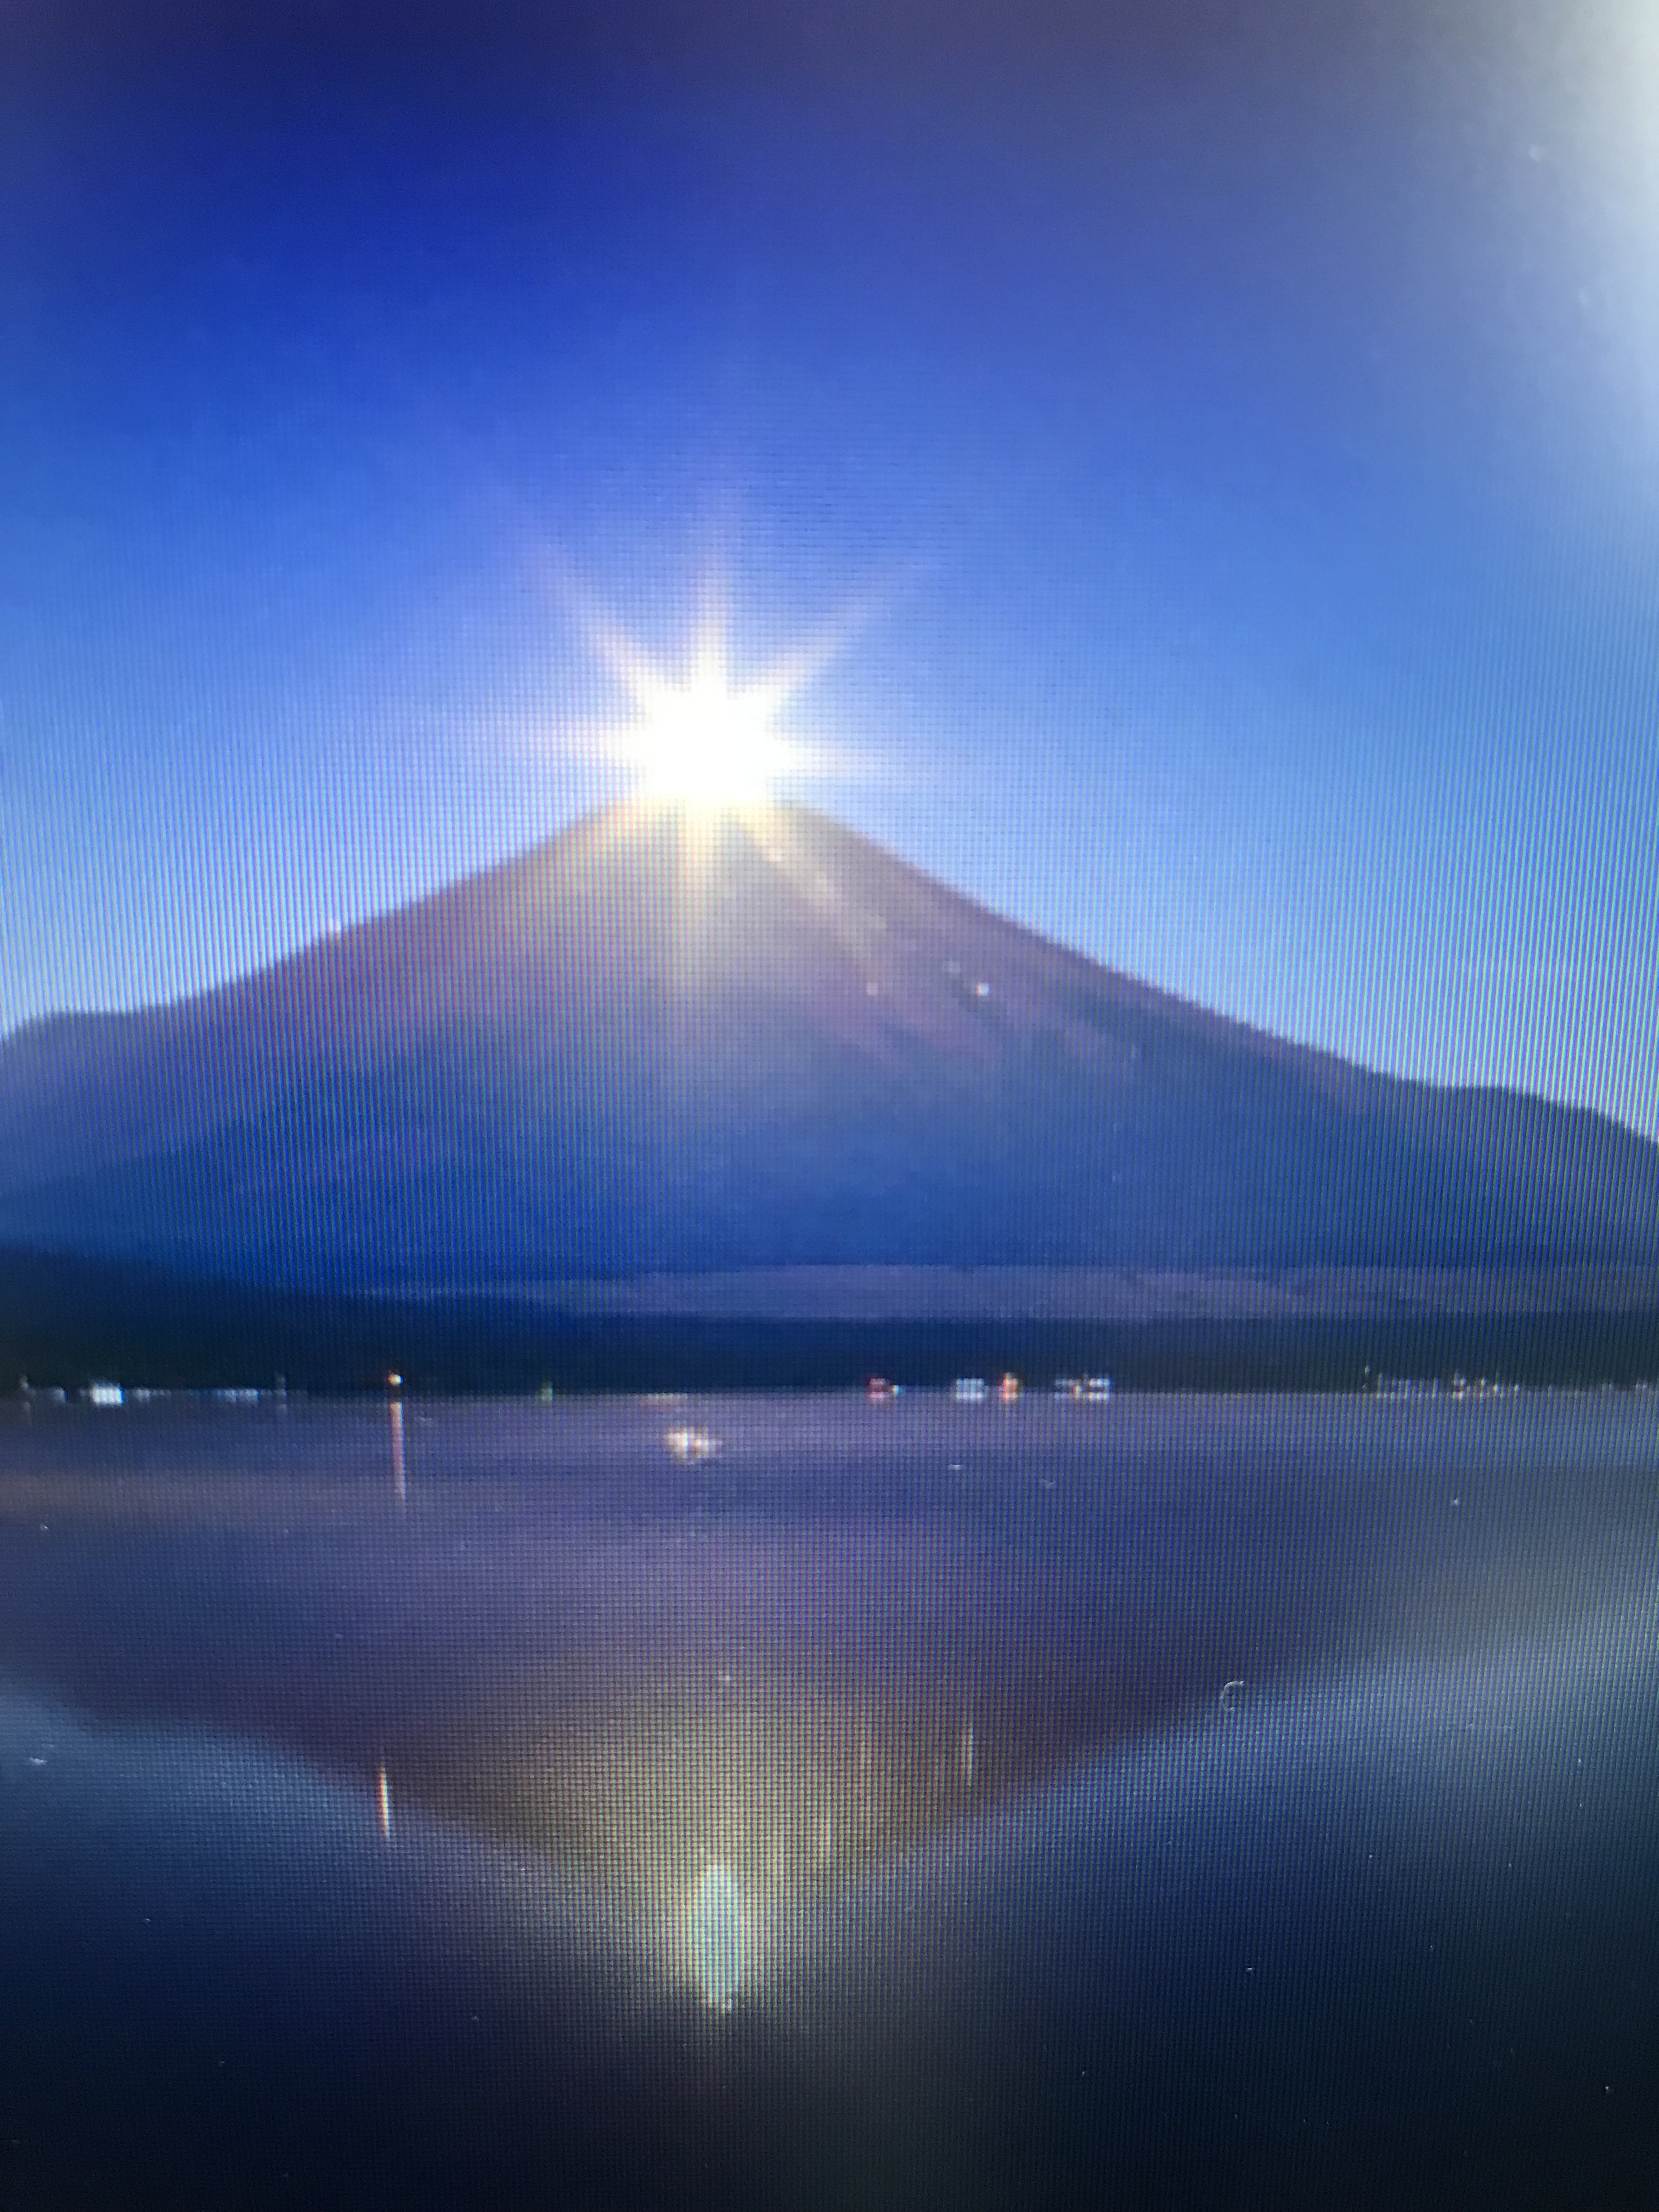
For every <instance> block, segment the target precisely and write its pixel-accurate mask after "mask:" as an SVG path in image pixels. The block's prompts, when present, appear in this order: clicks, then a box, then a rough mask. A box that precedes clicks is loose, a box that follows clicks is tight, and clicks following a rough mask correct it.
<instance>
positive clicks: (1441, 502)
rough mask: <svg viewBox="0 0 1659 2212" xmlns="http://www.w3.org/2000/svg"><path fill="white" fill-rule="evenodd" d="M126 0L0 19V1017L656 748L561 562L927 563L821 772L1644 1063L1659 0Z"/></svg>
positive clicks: (1648, 1012)
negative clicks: (572, 595) (629, 746)
mask: <svg viewBox="0 0 1659 2212" xmlns="http://www.w3.org/2000/svg"><path fill="white" fill-rule="evenodd" d="M143 12H144V14H145V15H146V18H147V19H148V20H147V26H146V27H145V28H143V29H142V30H140V29H137V28H135V27H134V23H135V21H136V19H132V18H131V11H120V10H117V9H113V8H112V7H110V6H107V5H100V0H82V4H81V5H79V6H78V7H76V6H71V7H70V8H68V9H64V8H62V7H60V8H58V9H56V10H52V11H48V10H46V9H44V7H43V6H37V4H36V0H23V4H21V6H20V7H19V8H18V9H15V10H13V11H9V16H8V21H7V24H6V26H5V27H3V29H0V41H3V42H5V43H3V44H0V88H3V89H0V296H3V300H4V301H5V305H6V313H5V317H4V321H3V328H0V472H3V487H4V507H5V513H6V516H7V527H6V530H5V532H4V534H3V536H0V882H3V885H4V907H3V921H0V1031H3V1030H6V1029H8V1028H9V1027H11V1026H12V1025H14V1024H16V1023H17V1022H19V1021H21V1020H23V1019H25V1018H29V1017H32V1016H34V1015H37V1014H40V1013H42V1012H47V1011H51V1010H52V1009H56V1008H60V1007H64V1006H106V1005H124V1004H131V1003H133V1002H135V1001H137V1000H145V999H150V998H155V997H160V996H166V995H169V994H173V993H176V992H179V991H180V990H183V989H186V988H189V987H193V986H196V985H198V984H200V983H203V982H205V981H212V980H215V979H216V978H218V977H220V976H222V975H225V974H227V973H229V972H233V971H234V970H236V969H240V968H243V967H246V966H248V965H251V964H253V963H256V962H258V961H260V960H264V959H268V958H270V957H274V956H276V954H278V953H280V952H281V951H285V950H288V949H289V948H291V947H292V946H293V945H295V944H297V943H299V942H301V941H303V940H304V939H307V937H310V936H312V935H314V934H316V933H318V932H319V931H320V930H322V929H323V928H325V927H328V926H330V925H331V924H334V923H337V922H340V921H349V920H351V919H354V918H356V917H358V916H360V915H364V914H367V913H369V912H372V911H374V910H376V909H377V908H382V907H384V906H386V905H389V904H391V903H393V902H396V901H398V900H399V899H401V898H403V897H404V896H409V895H410V894H412V893H415V892H416V891H420V890H425V889H428V888H430V887H431V886H433V885H434V884H437V883H440V882H441V881H443V880H446V879H447V878H450V877H452V876H453V875H455V874H458V873H459V872H463V871H465V870H466V869H469V868H471V867H474V866H479V865H483V863H485V862H488V861H489V860H494V859H496V858H498V857H501V856H503V855H505V854H507V853H509V852H511V851H513V850H514V849H517V848H520V847H521V846H523V845H524V844H526V843H527V842H530V841H532V839H534V838H536V837H538V836H544V835H547V834H550V832H552V831H553V830H555V829H557V828H558V827H559V826H560V825H561V824H562V823H564V822H566V821H568V820H569V819H571V818H573V817H574V816H575V815H576V814H578V813H580V811H584V810H586V808H588V807H589V806H591V805H594V804H597V803H599V802H600V801H602V800H604V799H606V798H608V797H611V796H613V795H617V794H618V793H620V792H621V791H623V790H624V789H627V788H629V787H630V779H631V778H632V776H633V775H634V773H635V768H636V766H637V763H635V765H634V767H630V765H629V763H628V762H627V761H626V760H621V759H618V758H617V757H616V756H615V755H614V754H608V753H606V752H605V750H604V749H603V748H599V747H596V746H594V745H592V744H591V743H589V742H586V733H590V732H592V731H594V730H596V729H603V728H606V727H611V726H616V725H617V723H618V722H619V721H625V720H627V718H628V715H629V713H630V712H632V711H634V703H633V702H630V701H629V697H628V696H627V687H626V685H625V684H623V683H622V682H621V681H620V679H619V678H618V677H617V672H616V671H615V670H614V668H611V667H610V666H607V665H606V663H605V657H604V655H603V654H600V653H595V651H594V650H593V647H592V639H591V637H590V636H589V635H586V632H585V630H584V627H583V624H582V622H581V620H580V617H579V616H578V615H577V613H576V612H575V611H574V610H573V607H572V605H571V603H570V599H569V596H568V592H566V591H565V590H564V589H563V587H562V581H561V580H562V579H564V578H568V577H571V576H574V577H575V578H576V579H578V580H580V586H581V588H582V590H583V592H586V593H588V594H590V595H591V597H592V601H593V602H594V603H595V604H598V605H604V606H605V607H606V608H608V609H610V610H611V611H613V612H614V615H615V618H616V620H617V623H618V624H619V625H620V626H621V628H622V629H623V630H624V631H625V632H626V634H627V635H629V637H631V638H632V639H633V640H634V641H635V642H636V644H637V646H638V648H639V650H640V652H641V654H643V655H645V656H646V657H647V658H648V659H650V660H651V661H652V662H653V664H654V665H657V666H659V667H661V668H669V669H671V668H673V667H675V666H676V665H680V664H681V663H682V662H683V661H684V658H685V656H686V654H687V653H688V650H689V649H690V646H691V644H692V642H693V641H695V639H696V635H697V623H698V620H699V614H700V608H701V605H702V595H703V594H704V593H705V592H706V591H707V589H708V582H709V580H710V579H711V578H712V577H718V578H719V579H720V580H723V583H724V586H725V589H726V595H727V606H728V610H729V639H728V647H729V660H728V663H727V665H726V675H725V678H723V681H726V683H727V684H728V685H729V688H730V689H731V690H733V691H735V692H743V691H744V690H747V689H748V688H750V687H751V686H753V685H754V684H757V683H760V682H762V681H763V680H764V678H765V677H766V675H767V671H769V670H771V669H773V668H775V666H776V665H778V663H779V662H780V660H781V659H782V658H783V657H785V656H787V654H788V653H791V652H792V651H793V650H794V648H795V647H797V645H798V643H799V640H801V639H802V638H803V637H808V636H811V635H816V634H817V633H818V632H819V631H820V630H821V629H822V628H823V625H824V624H825V623H829V622H833V621H834V620H835V619H836V617H837V614H838V612H839V611H841V610H842V609H843V608H844V607H846V606H847V605H849V604H853V603H854V602H855V601H858V600H860V599H861V598H862V597H866V596H867V595H869V594H870V593H872V592H875V593H876V595H877V597H878V599H879V601H880V608H879V611H878V614H877V615H876V617H875V618H873V619H872V620H871V621H869V622H868V623H866V624H865V625H864V626H863V627H862V628H861V629H860V631H859V634H858V635H857V636H856V637H855V638H854V639H853V640H852V641H851V642H850V644H849V645H848V647H847V649H846V650H844V651H842V652H841V653H839V654H838V655H836V657H834V658H833V659H830V660H829V661H827V662H826V663H825V665H823V667H822V669H821V670H819V671H817V673H816V674H815V676H814V678H813V680H812V682H811V684H806V685H805V686H803V687H802V688H801V689H800V690H799V692H798V694H797V695H796V696H795V697H794V699H793V702H791V703H790V704H788V705H787V707H784V708H781V709H780V711H779V713H778V714H777V717H776V722H775V732H776V736H777V738H778V741H779V743H780V744H781V745H787V747H789V748H790V751H789V754H788V763H789V767H788V773H787V775H785V776H784V779H783V788H784V789H785V791H786V793H793V794H794V795H799V796H800V797H803V798H807V799H815V800H817V801H819V802H821V803H823V804H825V805H829V807H830V808H831V809H832V810H833V811H836V813H838V814H840V815H841V816H842V817H843V818H845V819H847V820H848V821H849V822H851V823H853V825H854V827H856V828H859V829H863V830H865V831H866V832H868V833H870V834H872V835H873V836H878V838H880V839H881V840H882V841H883V842H885V843H887V844H888V845H890V846H891V847H892V848H895V849H896V850H897V851H899V852H900V853H902V854H904V855H905V856H906V857H908V858H909V859H912V860H915V861H916V862H918V863H919V864H920V865H921V866H926V867H927V868H929V869H931V870H933V871H934V872H937V873H939V874H940V875H943V876H944V877H945V878H948V879H949V880H951V882H953V883H955V884H959V885H961V886H962V887H963V888H964V889H966V890H969V891H970V892H972V893H974V894H975V895H976V896H980V897H982V898H984V899H986V900H987V901H988V902H991V903H993V904H994V905H996V906H998V907H1000V908H1003V909H1004V910H1006V911H1007V912H1009V913H1012V914H1013V915H1016V916H1017V917H1018V918H1019V919H1020V920H1022V921H1027V922H1030V923H1031V924H1033V925H1034V926H1036V927H1040V928H1042V929H1044V930H1046V931H1048V933H1052V934H1054V935H1055V936H1058V937H1060V938H1061V939H1065V940H1066V941H1068V942H1070V943H1073V944H1076V945H1079V946H1081V947H1082V948H1083V949H1084V950H1085V951H1089V952H1090V953H1091V954H1093V955H1095V956H1096V957H1100V958H1103V959H1105V960H1108V961H1109V962H1111V963H1114V964H1115V965H1118V966H1121V967H1123V968H1125V969H1129V970H1131V971H1132V972H1133V973H1136V974H1139V975H1145V976H1147V977H1149V978H1150V979H1152V981H1157V982H1158V983H1161V984H1164V985H1165V986H1167V987H1170V988H1172V989H1175V990H1176V991H1179V992H1182V993H1183V994H1188V995H1189V996H1193V997H1195V998H1197V999H1200V1000H1203V1001H1205V1002H1206V1003H1207V1004H1210V1005H1212V1006H1218V1007H1221V1008H1223V1009H1224V1010H1225V1011H1227V1012H1232V1013H1235V1014H1237V1015H1240V1016H1243V1018H1247V1019H1249V1020H1252V1021H1255V1022H1259V1023H1261V1024H1265V1025H1267V1026H1268V1027H1270V1028H1273V1029H1274V1030H1279V1031H1282V1032H1285V1033H1287V1034H1289V1035H1291V1036H1295V1037H1297V1038H1299V1039H1302V1040H1304V1041H1306V1042H1312V1043H1315V1044H1318V1045H1322V1046H1327V1047H1329V1048H1334V1049H1336V1050H1339V1051H1341V1052H1345V1053H1351V1054H1356V1055H1358V1056H1359V1057H1361V1058H1363V1059H1365V1060H1369V1061H1370V1062H1372V1063H1374V1064H1376V1065H1379V1066H1385V1067H1388V1068H1389V1069H1392V1070H1395V1071H1397V1072H1400V1073H1407V1074H1411V1075H1416V1076H1425V1077H1430V1078H1441V1079H1484V1080H1503V1081H1509V1082H1514V1083H1517V1084H1521V1085H1524V1086H1526V1087H1528V1088H1534V1089H1538V1090H1541V1091H1545V1092H1547V1093H1548V1094H1549V1095H1552V1096H1556V1097H1567V1098H1571V1099H1575V1100H1581V1101H1583V1102H1585V1103H1591V1104H1595V1105H1598V1106H1602V1107H1606V1108H1607V1109H1611V1110H1613V1111H1616V1112H1618V1113H1620V1114H1621V1115H1624V1116H1626V1118H1627V1119H1629V1120H1630V1121H1632V1122H1634V1123H1636V1124H1637V1125H1638V1126H1640V1127H1644V1128H1646V1129H1649V1130H1650V1131H1655V1132H1659V1047H1656V1038H1659V836H1656V831H1655V829H1654V827H1653V824H1654V823H1655V822H1656V821H1659V623H1656V622H1655V620H1654V618H1653V609H1654V605H1655V604H1656V583H1659V379H1656V372H1655V368H1654V363H1655V362H1656V361H1659V308H1656V305H1655V303H1656V301H1659V121H1656V118H1659V37H1656V35H1655V33H1654V30H1653V19H1652V16H1651V13H1650V11H1649V10H1647V9H1645V8H1644V5H1643V4H1642V0H1520V4H1513V3H1512V0H1509V3H1508V4H1504V5H1498V4H1497V0H1471V4H1470V5H1469V6H1468V8H1467V9H1459V10H1456V11H1455V14H1449V12H1448V11H1446V10H1443V9H1435V8H1431V7H1429V6H1428V5H1426V4H1406V5H1402V6H1401V7H1400V8H1397V9H1388V10H1382V11H1369V10H1348V9H1328V8H1324V7H1321V6H1318V5H1316V4H1314V0H1266V4H1264V5H1262V6H1261V7H1260V8H1256V9H1249V10H1244V11H1240V10H1237V9H1229V8H1224V7H1221V6H1219V5H1218V4H1212V0H1182V4H1180V5H1178V6H1176V7H1173V8H1172V7H1170V6H1168V5H1160V6H1154V5H1152V0H1146V4H1144V5H1126V6H1124V7H1122V8H1120V9H1115V10H1110V9H1106V10H1091V9H1072V8H1069V7H1068V6H1066V5H1065V4H1064V0H1036V4H1035V5H1033V6H1028V7H1025V8H1023V9H1013V8H1012V6H1011V7H1009V8H1007V9H1002V8H1000V6H998V5H996V4H994V0H987V5H986V6H985V7H983V8H981V9H968V10H962V9H942V8H939V7H937V6H935V5H934V4H933V0H896V4H894V5H892V6H890V7H886V8H883V9H877V8H875V7H874V6H873V5H868V6H866V4H864V0H834V4H833V5H832V4H830V0H825V4H824V5H823V7H821V8H809V9H801V8H799V7H794V6H785V5H784V4H783V0H743V4H742V5H740V6H738V7H737V8H735V9H734V8H733V7H732V6H730V5H727V6H725V7H716V6H714V4H713V0H709V4H708V6H707V7H706V8H705V7H702V6H700V5H697V4H693V5H692V6H690V7H689V8H683V9H675V10H672V11H668V10H664V9H660V8H659V7H657V6H655V5H653V0H627V4H624V5H621V6H618V7H614V8H611V9H605V10H597V9H584V8H580V7H574V8H572V9H568V10H563V9H561V10H554V11H545V10H538V9H525V10H516V9H513V7H510V6H509V7H506V8H504V9H501V10H499V11H495V13H494V14H493V15H491V16H490V18H489V21H490V23H491V24H492V25H493V28H491V29H489V31H487V32H486V31H483V30H481V29H480V27H479V21H480V19H479V18H478V16H477V11H467V12H466V14H465V16H463V14H462V11H460V10H459V9H453V10H450V9H447V7H446V6H445V5H444V4H440V3H439V0H435V4H434V5H433V6H432V7H431V8H429V9H427V10H426V11H425V12H424V13H423V14H422V16H421V17H420V19H419V23H418V25H417V26H413V27H411V26H410V25H409V24H407V23H405V22H403V21H402V18H401V17H400V18H399V21H400V23H401V25H402V27H401V28H400V30H399V34H398V38H397V39H395V40H393V39H392V38H390V37H389V36H388V35H387V26H388V21H389V19H388V18H387V16H386V12H385V10H384V9H380V8H378V7H377V6H376V5H374V4H371V0H343V5H342V6H340V7H339V8H337V9H332V10H330V11H328V12H327V15H326V19H325V18H324V16H323V15H319V14H317V13H316V12H315V11H306V12H303V13H301V12H295V11H293V10H290V9H285V8H281V7H278V6H276V4H275V0H258V4H255V5H253V6H251V7H244V8H242V9H238V10H234V11H233V10H230V9H224V10H222V11H216V9H213V8H212V7H211V6H210V5H208V4H207V0H203V5H201V6H199V7H197V8H195V9H187V8H185V7H183V6H181V5H180V6H175V5H173V4H171V0H169V4H166V5H163V6H162V7H161V8H159V9H155V10H151V11H143ZM220 13H222V16H223V19H224V22H225V24H226V25H227V26H233V25H234V27H226V28H225V29H224V30H223V31H222V33H220V34H218V35H216V36H215V37H213V38H211V39H210V38H209V37H208V36H207V34H206V33H204V30H203V28H202V26H203V25H204V23H208V22H210V21H213V20H214V18H215V16H216V14H220ZM94 33H95V35H94ZM895 574H902V577H903V579H904V580H903V582H902V585H901V586H896V587H894V588H891V589H888V588H887V587H886V583H885V580H887V579H890V578H891V577H892V576H894V575H895ZM826 760H834V761H835V762H836V763H839V764H840V767H841V770H842V772H841V773H840V774H838V775H837V776H836V779H835V780H834V781H833V782H826V781H823V780H822V778H821V776H820V775H819V774H818V767H819V766H821V764H822V763H823V762H824V761H826ZM849 771H850V772H849Z"/></svg>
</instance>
